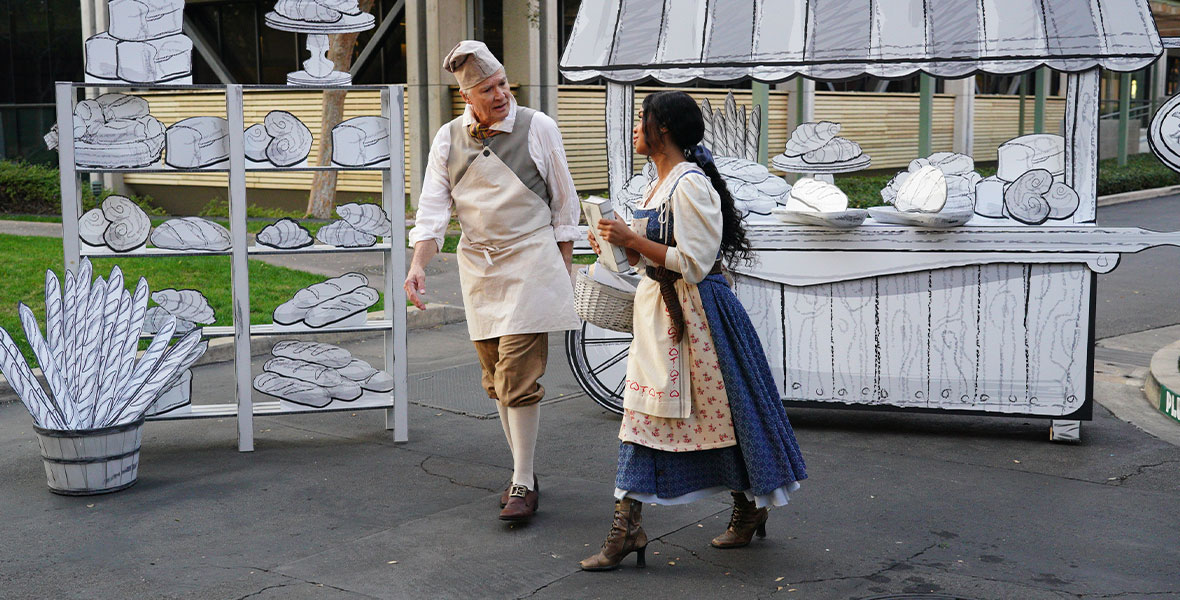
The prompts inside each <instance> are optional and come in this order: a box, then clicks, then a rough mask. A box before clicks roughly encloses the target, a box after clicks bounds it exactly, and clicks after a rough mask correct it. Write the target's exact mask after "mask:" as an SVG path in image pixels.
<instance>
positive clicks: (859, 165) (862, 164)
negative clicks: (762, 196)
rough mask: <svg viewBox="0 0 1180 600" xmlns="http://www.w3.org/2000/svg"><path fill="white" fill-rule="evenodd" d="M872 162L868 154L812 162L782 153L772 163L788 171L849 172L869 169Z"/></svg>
mask: <svg viewBox="0 0 1180 600" xmlns="http://www.w3.org/2000/svg"><path fill="white" fill-rule="evenodd" d="M872 163H873V160H872V158H871V157H869V155H868V154H861V155H860V156H858V157H856V158H853V159H851V160H845V161H838V162H832V163H810V162H807V161H805V160H803V159H802V158H801V157H798V156H792V157H786V156H783V155H781V154H780V155H778V156H776V157H774V158H773V159H771V164H773V165H774V166H775V167H778V168H779V169H780V170H783V171H786V172H788V173H847V172H849V171H859V170H861V169H867V168H868V167H869V165H871V164H872Z"/></svg>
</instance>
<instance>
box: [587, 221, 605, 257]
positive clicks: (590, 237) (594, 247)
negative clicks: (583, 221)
mask: <svg viewBox="0 0 1180 600" xmlns="http://www.w3.org/2000/svg"><path fill="white" fill-rule="evenodd" d="M586 239H587V240H590V249H591V250H593V251H594V253H595V254H598V255H601V254H602V248H599V247H598V240H597V239H595V238H594V231H593V230H591V229H590V228H589V227H587V228H586Z"/></svg>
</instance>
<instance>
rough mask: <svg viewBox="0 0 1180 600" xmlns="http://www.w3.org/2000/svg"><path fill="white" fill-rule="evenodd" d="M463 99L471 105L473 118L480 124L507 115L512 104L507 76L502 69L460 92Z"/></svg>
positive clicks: (490, 123) (496, 120) (498, 120)
mask: <svg viewBox="0 0 1180 600" xmlns="http://www.w3.org/2000/svg"><path fill="white" fill-rule="evenodd" d="M462 95H463V100H465V101H466V102H467V104H469V105H471V111H472V112H474V113H475V119H476V120H477V121H479V122H480V124H482V125H485V126H486V125H492V124H494V123H498V122H500V121H503V120H504V118H505V117H507V116H508V108H509V107H510V106H511V105H512V92H511V91H509V89H508V76H507V75H505V74H504V69H500V70H499V71H496V73H495V74H494V75H492V76H491V77H488V78H487V79H485V80H483V81H481V82H479V83H478V84H477V85H476V86H475V87H473V88H471V89H469V90H464V91H463V92H462Z"/></svg>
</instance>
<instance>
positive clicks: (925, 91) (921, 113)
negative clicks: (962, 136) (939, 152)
mask: <svg viewBox="0 0 1180 600" xmlns="http://www.w3.org/2000/svg"><path fill="white" fill-rule="evenodd" d="M933 120H934V78H933V77H931V76H930V75H927V74H926V73H921V74H920V75H918V156H930V155H931V154H932V153H933V152H934V139H933V131H932V129H933Z"/></svg>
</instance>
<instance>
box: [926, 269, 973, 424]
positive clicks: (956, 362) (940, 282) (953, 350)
mask: <svg viewBox="0 0 1180 600" xmlns="http://www.w3.org/2000/svg"><path fill="white" fill-rule="evenodd" d="M977 278H978V269H977V267H957V268H953V269H940V270H937V271H932V272H931V273H930V274H929V279H930V286H929V298H930V314H929V323H930V355H929V356H928V357H927V359H928V363H929V365H930V366H929V374H928V379H929V381H930V384H929V385H930V397H929V398H928V401H927V403H926V404H925V407H926V408H940V407H941V408H954V407H960V408H970V406H971V405H972V403H973V402H974V401H975V394H976V388H975V367H974V365H975V361H976V350H977V348H978V347H979V334H978V331H979V326H980V324H979V323H977V322H976V318H977V316H978V311H977V306H978V303H979V300H980V297H979V293H978V287H976V285H975V282H976V279H977Z"/></svg>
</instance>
